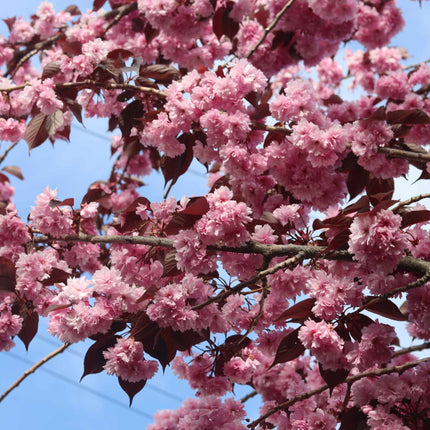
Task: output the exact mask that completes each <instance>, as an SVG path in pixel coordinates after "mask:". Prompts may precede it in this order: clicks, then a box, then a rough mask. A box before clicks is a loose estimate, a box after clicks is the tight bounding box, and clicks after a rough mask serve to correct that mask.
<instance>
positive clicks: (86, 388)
mask: <svg viewBox="0 0 430 430" xmlns="http://www.w3.org/2000/svg"><path fill="white" fill-rule="evenodd" d="M7 355H8V356H10V357H13V358H15V359H16V360H19V361H22V362H23V363H26V364H29V365H33V364H34V363H33V362H31V361H30V360H28V359H26V358H24V357H21V356H19V355H18V354H15V353H14V352H10V351H9V352H8V353H7ZM39 370H41V371H42V372H45V373H47V374H48V375H51V376H53V377H54V378H57V379H60V380H61V381H63V382H66V383H67V384H70V385H73V386H75V387H77V388H79V389H81V390H84V391H86V392H88V393H91V394H93V395H95V396H98V397H100V398H102V399H104V400H107V401H108V402H111V403H113V404H115V405H116V406H120V407H121V408H123V409H126V410H127V411H131V412H134V413H135V414H138V415H140V416H143V417H145V418H147V419H149V420H151V421H152V420H153V416H152V415H150V414H148V413H147V412H144V411H141V410H139V409H134V408H129V407H128V406H127V405H125V404H124V403H120V402H118V400H116V399H114V398H113V397H110V396H107V395H106V394H103V393H100V392H99V391H97V390H94V389H93V388H90V387H87V386H85V385H81V384H79V383H77V382H76V381H74V380H73V379H70V378H67V377H66V376H64V375H62V374H61V373H58V372H55V371H54V370H51V369H48V368H46V367H41V368H40V369H39Z"/></svg>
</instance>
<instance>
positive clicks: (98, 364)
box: [81, 335, 121, 381]
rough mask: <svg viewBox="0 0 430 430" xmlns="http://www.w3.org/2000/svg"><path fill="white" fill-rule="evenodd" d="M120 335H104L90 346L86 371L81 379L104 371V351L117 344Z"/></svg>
mask: <svg viewBox="0 0 430 430" xmlns="http://www.w3.org/2000/svg"><path fill="white" fill-rule="evenodd" d="M120 337H121V336H117V335H108V336H102V337H101V338H99V339H98V340H97V341H96V342H95V343H93V344H92V345H91V346H90V347H89V348H88V351H87V353H86V354H85V358H84V373H83V374H82V376H81V381H82V379H83V378H84V377H85V376H87V375H91V374H93V373H100V372H102V371H103V366H104V365H105V364H106V359H105V358H104V356H103V351H106V350H107V349H108V348H112V347H113V346H115V344H116V341H117V339H119V338H120Z"/></svg>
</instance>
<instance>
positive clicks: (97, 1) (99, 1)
mask: <svg viewBox="0 0 430 430" xmlns="http://www.w3.org/2000/svg"><path fill="white" fill-rule="evenodd" d="M105 3H106V0H94V2H93V11H94V12H96V11H98V10H99V9H101V8H102V7H103V5H104V4H105Z"/></svg>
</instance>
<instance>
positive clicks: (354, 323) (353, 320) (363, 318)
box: [346, 314, 373, 342]
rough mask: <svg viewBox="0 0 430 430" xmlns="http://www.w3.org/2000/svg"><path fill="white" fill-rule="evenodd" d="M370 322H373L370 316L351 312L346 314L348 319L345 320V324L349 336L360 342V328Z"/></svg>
mask: <svg viewBox="0 0 430 430" xmlns="http://www.w3.org/2000/svg"><path fill="white" fill-rule="evenodd" d="M372 323H373V320H372V319H371V318H369V317H368V316H367V315H363V314H351V315H348V319H347V321H346V326H347V328H348V330H349V333H350V334H351V336H352V337H353V338H354V339H355V340H358V341H359V342H360V341H361V330H362V329H363V328H364V327H367V326H368V325H370V324H372Z"/></svg>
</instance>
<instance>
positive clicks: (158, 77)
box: [139, 64, 181, 84]
mask: <svg viewBox="0 0 430 430" xmlns="http://www.w3.org/2000/svg"><path fill="white" fill-rule="evenodd" d="M139 76H140V77H142V78H151V79H154V80H155V81H157V82H160V83H162V84H171V83H172V81H174V80H177V79H179V77H180V76H181V75H180V73H179V71H178V70H177V69H175V68H174V67H172V66H167V65H165V64H153V65H150V66H141V67H140V70H139Z"/></svg>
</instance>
